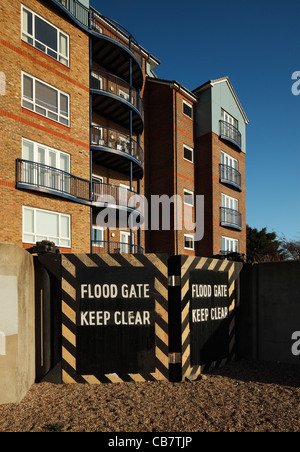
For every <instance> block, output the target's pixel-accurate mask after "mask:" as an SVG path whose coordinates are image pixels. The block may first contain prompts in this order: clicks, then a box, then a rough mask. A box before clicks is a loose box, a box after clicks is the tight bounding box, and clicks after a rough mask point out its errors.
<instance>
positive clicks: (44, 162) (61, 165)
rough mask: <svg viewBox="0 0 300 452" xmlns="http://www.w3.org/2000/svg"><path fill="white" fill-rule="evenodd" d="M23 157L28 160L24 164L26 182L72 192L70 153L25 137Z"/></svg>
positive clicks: (23, 176)
mask: <svg viewBox="0 0 300 452" xmlns="http://www.w3.org/2000/svg"><path fill="white" fill-rule="evenodd" d="M22 158H23V160H26V162H23V165H22V181H23V182H24V183H29V184H34V185H40V186H43V187H47V188H52V189H54V190H59V191H63V192H67V193H68V192H70V176H69V173H70V155H69V154H66V153H65V152H62V151H58V150H57V149H52V148H49V147H47V146H44V145H43V144H39V143H35V142H34V141H30V140H27V139H25V138H23V139H22ZM35 163H38V164H39V165H36V164H35ZM57 170H59V171H57Z"/></svg>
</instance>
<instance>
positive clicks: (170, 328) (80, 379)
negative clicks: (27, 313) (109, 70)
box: [36, 254, 243, 383]
mask: <svg viewBox="0 0 300 452" xmlns="http://www.w3.org/2000/svg"><path fill="white" fill-rule="evenodd" d="M36 259H37V260H38V262H39V265H36V269H39V270H37V271H41V267H42V268H44V269H45V271H46V272H47V273H49V275H50V279H49V278H48V277H46V275H45V274H44V270H43V271H42V273H40V277H39V276H38V277H37V278H36V279H37V281H38V283H37V285H38V286H40V285H41V284H44V287H43V288H40V287H39V291H38V293H43V292H44V296H43V299H44V303H43V313H42V310H41V308H40V299H39V297H40V296H39V297H38V299H37V300H36V306H37V308H36V315H37V316H38V317H39V316H40V315H42V317H43V319H42V320H41V319H39V318H38V319H37V322H36V323H37V325H42V327H40V329H38V330H37V332H38V333H37V338H38V340H37V349H38V350H37V357H38V359H40V358H41V357H42V358H43V359H42V361H41V362H42V364H43V367H42V365H41V364H40V363H37V377H40V378H41V377H42V376H43V375H45V373H46V371H49V368H50V367H53V366H55V364H57V363H58V362H59V363H60V365H61V370H60V375H61V382H63V383H105V382H114V383H115V382H123V381H157V380H170V381H181V380H184V379H190V380H194V379H196V378H198V377H199V375H200V374H201V373H203V372H204V371H205V370H207V369H209V368H211V367H219V366H222V365H223V364H225V363H226V362H228V361H230V360H233V359H234V356H235V312H236V307H237V305H238V301H239V272H240V270H241V268H242V266H243V264H242V263H238V262H232V261H228V260H218V259H210V258H200V257H199V258H198V257H189V256H173V257H169V256H167V255H160V254H146V255H125V254H116V255H108V254H63V255H54V256H53V255H43V256H38V257H37V258H36ZM49 282H50V284H49ZM47 291H48V292H47ZM49 323H51V325H49ZM43 335H44V336H45V337H44V338H43V337H42V336H43ZM46 364H47V367H45V366H46Z"/></svg>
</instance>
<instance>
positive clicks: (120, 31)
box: [90, 8, 143, 66]
mask: <svg viewBox="0 0 300 452" xmlns="http://www.w3.org/2000/svg"><path fill="white" fill-rule="evenodd" d="M90 15H91V25H90V27H91V29H92V31H93V32H96V33H99V34H102V35H104V36H107V37H109V38H111V39H113V40H115V41H117V42H118V43H120V44H122V45H123V46H125V47H127V48H128V49H129V50H130V51H131V53H132V54H133V55H134V57H135V58H136V60H137V61H138V63H139V65H140V66H142V62H143V56H142V51H141V48H140V46H139V45H138V43H137V41H136V40H135V39H134V37H133V36H132V35H131V34H130V33H129V31H128V30H126V28H124V27H123V26H122V25H120V24H119V23H118V22H116V21H114V20H112V19H108V18H107V17H104V16H102V15H101V14H99V13H98V12H97V11H96V10H95V9H94V8H90Z"/></svg>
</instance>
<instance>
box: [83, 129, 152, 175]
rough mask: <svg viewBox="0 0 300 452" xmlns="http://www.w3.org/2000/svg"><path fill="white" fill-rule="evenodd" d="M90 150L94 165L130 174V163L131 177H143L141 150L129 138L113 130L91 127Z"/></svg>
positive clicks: (137, 144) (135, 142)
mask: <svg viewBox="0 0 300 452" xmlns="http://www.w3.org/2000/svg"><path fill="white" fill-rule="evenodd" d="M91 149H92V150H93V161H94V162H95V163H98V164H99V165H104V166H108V167H109V168H113V169H115V170H117V171H120V172H122V173H124V174H130V163H131V162H132V164H133V176H134V177H136V178H139V179H141V178H142V177H143V160H144V154H143V150H142V148H141V146H140V145H139V143H138V142H137V141H136V140H134V139H133V138H131V139H130V136H128V135H125V134H124V133H121V132H119V131H117V130H114V129H109V128H107V127H100V126H96V125H92V126H91Z"/></svg>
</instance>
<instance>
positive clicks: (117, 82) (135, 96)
mask: <svg viewBox="0 0 300 452" xmlns="http://www.w3.org/2000/svg"><path fill="white" fill-rule="evenodd" d="M91 90H94V91H99V92H105V93H108V94H110V95H113V96H117V97H118V98H120V99H122V100H125V101H127V102H129V103H130V104H131V105H133V106H134V107H135V108H136V109H137V111H138V112H139V113H140V115H142V114H143V102H142V99H141V98H140V95H139V92H138V91H137V90H136V89H135V88H133V87H132V86H130V85H129V83H127V82H125V81H124V80H122V79H121V78H119V77H117V76H115V75H112V74H108V73H107V72H103V71H99V70H96V69H92V70H91Z"/></svg>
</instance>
